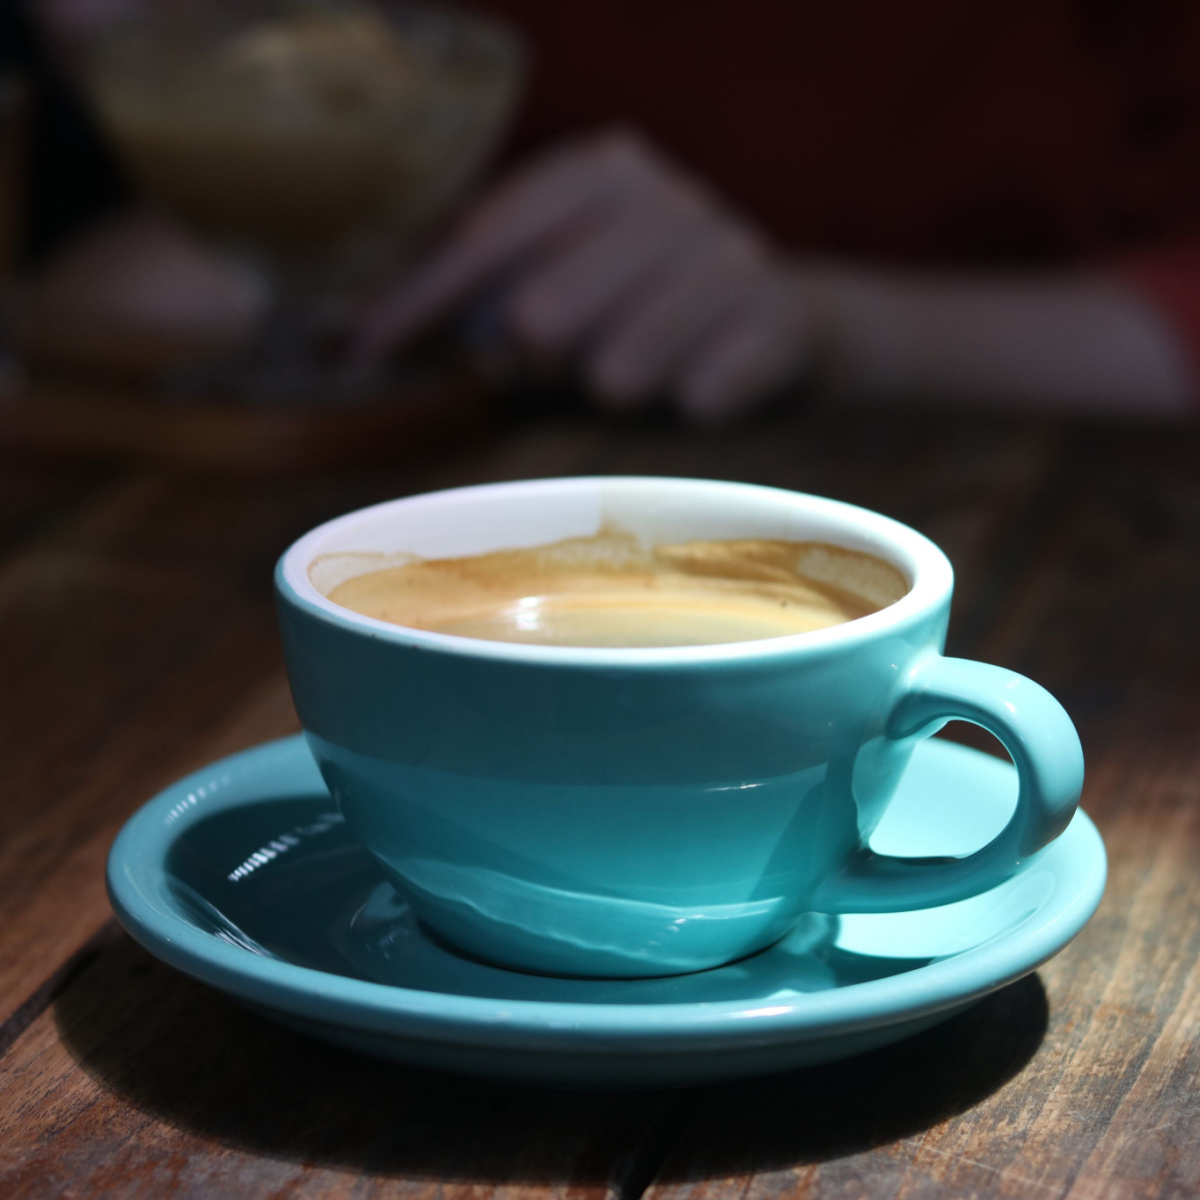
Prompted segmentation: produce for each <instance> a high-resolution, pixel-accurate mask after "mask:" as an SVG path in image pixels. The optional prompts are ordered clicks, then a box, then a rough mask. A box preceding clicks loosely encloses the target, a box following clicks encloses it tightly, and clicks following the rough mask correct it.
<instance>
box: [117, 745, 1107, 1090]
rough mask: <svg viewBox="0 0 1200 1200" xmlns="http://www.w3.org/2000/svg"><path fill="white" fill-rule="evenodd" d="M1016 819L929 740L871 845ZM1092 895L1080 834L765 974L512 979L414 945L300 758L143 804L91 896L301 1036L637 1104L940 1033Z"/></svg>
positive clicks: (833, 925) (740, 968) (906, 847)
mask: <svg viewBox="0 0 1200 1200" xmlns="http://www.w3.org/2000/svg"><path fill="white" fill-rule="evenodd" d="M1015 797H1016V777H1015V772H1014V770H1013V768H1012V767H1011V766H1010V765H1009V764H1007V763H1004V762H1001V761H999V760H997V759H994V758H991V757H989V756H986V755H982V754H979V753H977V752H975V751H971V750H967V749H964V748H962V747H959V746H956V745H953V744H950V743H947V742H942V741H939V740H934V741H928V742H924V743H922V744H920V745H919V746H918V747H917V748H916V750H915V752H914V755H913V760H912V763H911V765H910V767H909V769H908V771H906V773H905V776H904V779H903V781H902V782H901V784H900V786H899V788H898V791H897V795H896V798H895V800H894V802H893V804H892V805H891V807H890V808H889V809H888V812H887V814H886V816H885V817H884V819H883V820H882V822H881V823H880V825H879V828H878V829H877V830H876V833H875V835H874V837H873V839H872V844H873V846H874V847H875V848H876V849H878V850H880V851H884V852H888V853H893V854H912V853H918V852H923V853H929V852H932V853H935V854H943V855H961V854H967V853H970V852H971V851H973V850H975V849H976V848H978V847H979V846H980V845H982V844H984V843H985V842H987V841H988V840H989V839H990V838H992V837H994V836H995V834H996V833H997V832H998V831H999V830H1000V829H1002V828H1003V827H1004V825H1005V823H1006V822H1007V820H1008V819H1009V817H1010V815H1011V813H1012V810H1013V806H1014V802H1015ZM1104 873H1105V862H1104V850H1103V846H1102V845H1101V843H1100V839H1099V837H1098V835H1097V834H1096V831H1095V829H1094V827H1093V826H1092V824H1091V822H1090V821H1088V819H1087V818H1086V817H1085V816H1084V815H1083V814H1082V813H1079V814H1077V815H1076V817H1075V818H1074V820H1073V821H1072V823H1071V825H1070V827H1069V828H1068V829H1067V831H1066V833H1065V834H1064V835H1063V836H1062V837H1061V838H1059V839H1057V840H1056V841H1055V842H1053V843H1052V844H1051V845H1050V846H1049V847H1048V848H1047V849H1046V850H1044V851H1042V852H1041V853H1040V854H1038V855H1036V856H1034V857H1033V859H1031V860H1030V861H1029V862H1028V863H1027V864H1026V866H1025V867H1024V868H1023V870H1022V871H1021V872H1020V873H1019V874H1018V875H1017V876H1015V877H1013V878H1012V879H1010V880H1009V881H1008V882H1006V883H1004V884H1002V885H1000V886H998V887H996V888H994V889H992V890H991V891H988V892H986V893H984V894H982V895H979V896H976V897H973V898H972V899H969V900H964V901H961V902H958V903H955V904H951V905H947V906H944V907H940V908H935V909H928V910H924V911H916V912H902V913H892V914H861V915H850V916H842V917H840V918H838V917H831V916H827V915H820V914H811V915H809V916H806V917H804V918H803V919H802V920H801V921H800V922H799V923H798V924H797V925H796V926H795V928H794V930H793V931H792V932H791V933H790V934H789V935H788V936H787V937H786V938H785V939H783V940H782V941H780V942H779V943H777V944H776V945H774V946H772V947H771V948H769V949H767V950H765V951H763V952H762V953H760V954H758V955H756V956H754V957H752V958H749V959H746V960H743V961H741V962H738V963H734V964H731V965H729V966H726V967H722V968H720V969H717V970H713V971H706V972H703V973H700V974H694V975H686V976H676V977H671V978H661V979H644V980H587V979H556V978H549V977H545V976H537V975H529V974H524V973H520V972H515V971H506V970H501V969H498V968H496V967H493V966H489V965H487V964H485V963H481V962H478V961H475V960H473V959H471V958H468V957H465V956H463V955H460V954H456V953H454V952H453V951H452V950H450V949H448V948H447V947H446V946H445V945H444V944H443V943H440V942H438V941H436V940H434V939H432V938H430V937H429V936H428V934H427V933H426V932H425V930H424V929H423V928H422V926H421V925H420V924H419V923H418V922H417V921H416V919H415V917H414V914H413V911H412V908H411V906H410V905H409V904H408V903H407V902H406V901H405V900H404V899H403V898H402V897H401V896H400V895H399V894H398V893H397V892H396V891H395V889H394V888H393V887H392V886H391V884H390V883H389V882H388V881H387V879H386V878H385V876H384V874H383V872H382V870H381V868H380V866H379V864H378V862H377V861H376V860H375V859H374V858H373V857H372V856H371V855H370V854H368V853H367V852H366V851H365V850H364V849H363V848H362V847H361V845H360V844H359V842H358V841H357V839H356V838H355V837H354V836H353V835H352V834H351V833H350V831H349V829H348V827H347V825H346V823H345V821H344V819H343V817H342V815H341V813H340V812H339V811H338V809H337V807H336V805H335V804H334V803H333V801H332V798H331V797H330V795H329V793H328V791H327V790H326V788H325V786H324V784H323V782H322V780H321V777H320V774H319V772H318V770H317V768H316V766H315V764H314V762H313V760H312V758H311V756H310V754H309V753H308V751H307V749H306V747H305V744H304V742H303V740H302V739H301V738H299V737H295V738H289V739H286V740H284V741H280V742H274V743H269V744H267V745H265V746H262V747H259V748H257V749H254V750H250V751H247V752H245V753H244V754H241V755H237V756H235V757H234V758H231V759H226V760H224V761H223V762H218V763H214V764H213V765H212V766H210V767H208V768H206V769H204V770H203V771H200V772H197V773H196V774H194V775H192V776H189V777H188V778H186V779H183V780H181V781H180V782H179V783H177V784H175V785H173V786H172V787H171V788H168V789H167V790H166V791H165V792H163V793H162V794H161V795H160V796H158V797H157V798H156V799H154V800H152V801H151V802H150V803H149V804H147V805H146V806H144V807H143V808H142V809H141V810H140V811H139V812H138V813H137V814H135V816H134V817H132V818H131V819H130V821H129V823H128V824H127V825H126V827H125V829H124V830H123V831H122V832H121V835H120V836H119V837H118V839H117V841H116V843H115V844H114V846H113V849H112V853H111V855H110V858H109V870H108V881H109V892H110V896H111V898H112V902H113V906H114V908H115V910H116V912H117V915H118V916H119V918H120V919H121V921H122V923H123V924H124V925H125V927H126V928H127V929H128V930H129V931H130V932H131V933H132V934H133V936H134V937H135V938H137V939H138V941H140V942H141V943H142V944H143V945H144V946H146V948H147V949H149V950H150V951H151V952H152V953H154V954H157V955H158V956H159V957H160V958H163V959H164V960H165V961H167V962H168V963H171V964H172V965H174V966H176V967H178V968H180V969H182V970H184V971H186V972H188V973H189V974H191V975H194V976H195V977H197V978H199V979H202V980H204V981H205V982H206V983H209V984H212V985H213V986H216V987H218V988H221V989H222V990H224V991H226V992H228V993H229V994H230V995H232V996H234V997H236V998H237V999H239V1000H241V1001H242V1002H243V1003H246V1004H248V1005H250V1006H252V1007H255V1008H257V1009H259V1010H261V1011H263V1012H264V1013H267V1014H268V1015H270V1016H272V1017H274V1018H276V1019H278V1020H281V1021H284V1022H285V1023H287V1024H290V1025H292V1026H294V1027H296V1028H299V1029H302V1030H304V1031H306V1032H308V1033H311V1034H313V1035H314V1036H317V1037H321V1038H324V1039H326V1040H329V1041H333V1042H336V1043H339V1044H341V1045H345V1046H349V1047H352V1048H354V1049H357V1050H362V1051H366V1052H368V1053H371V1054H376V1055H380V1056H383V1057H389V1058H395V1059H399V1060H402V1061H405V1062H412V1063H417V1064H422V1065H426V1066H434V1067H441V1068H444V1069H448V1070H454V1071H459V1072H465V1073H468V1074H473V1075H486V1076H496V1077H501V1078H506V1079H516V1080H525V1081H532V1082H543V1083H556V1084H566V1085H574V1086H627V1085H650V1086H656V1085H662V1084H678V1083H692V1082H699V1081H703V1080H708V1079H719V1078H726V1077H730V1076H737V1075H748V1074H755V1073H763V1072H770V1071H782V1070H787V1069H790V1068H792V1067H796V1066H801V1065H805V1064H809V1063H814V1062H821V1061H828V1060H830V1059H834V1058H838V1057H842V1056H844V1055H848V1054H853V1053H857V1052H859V1051H861V1050H865V1049H868V1048H870V1047H872V1046H876V1045H881V1044H883V1043H885V1042H889V1041H893V1040H896V1039H897V1038H900V1037H903V1036H906V1035H907V1034H908V1033H912V1032H916V1031H917V1030H918V1029H921V1028H925V1027H927V1026H928V1025H930V1024H933V1023H934V1022H936V1021H938V1020H942V1019H944V1018H946V1017H948V1016H950V1015H952V1014H953V1013H954V1012H957V1011H959V1010H960V1009H961V1008H962V1007H963V1006H964V1005H966V1004H968V1003H970V1002H971V1001H972V1000H974V999H978V998H979V997H981V996H983V995H985V994H986V993H988V992H990V991H992V990H994V989H995V988H997V987H999V986H1001V985H1002V984H1004V983H1007V982H1010V981H1011V980H1014V979H1016V978H1019V977H1020V976H1021V975H1023V974H1025V973H1027V972H1028V971H1031V970H1033V969H1034V968H1035V967H1036V966H1037V965H1038V963H1040V962H1042V961H1043V960H1044V959H1046V958H1047V957H1049V956H1050V955H1051V954H1053V953H1054V952H1055V951H1057V950H1058V949H1060V948H1061V947H1062V946H1063V945H1064V944H1065V943H1066V942H1067V941H1069V940H1070V938H1072V937H1073V936H1074V935H1075V933H1077V932H1078V930H1079V929H1080V928H1081V927H1082V925H1083V924H1084V923H1085V922H1086V921H1087V919H1088V918H1089V917H1090V916H1091V914H1092V912H1093V911H1094V909H1095V907H1096V904H1097V903H1098V902H1099V899H1100V894H1101V891H1102V890H1103V886H1104Z"/></svg>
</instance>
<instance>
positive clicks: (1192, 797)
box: [0, 414, 1200, 1200]
mask: <svg viewBox="0 0 1200 1200" xmlns="http://www.w3.org/2000/svg"><path fill="white" fill-rule="evenodd" d="M396 462H397V464H398V465H396V466H394V467H386V466H385V467H381V468H372V469H371V470H369V471H366V470H362V471H353V470H346V469H333V468H328V469H323V470H321V471H319V472H318V471H315V470H310V471H307V472H300V473H297V474H294V475H293V476H291V477H278V478H273V479H266V480H260V481H255V480H253V479H252V478H247V477H246V476H245V475H244V474H243V475H242V477H240V478H239V477H236V476H233V475H226V476H222V475H221V474H219V473H213V472H208V473H204V472H201V471H199V470H191V471H189V470H186V469H184V468H182V467H178V466H176V467H154V466H147V465H140V466H125V467H121V466H116V465H103V464H95V463H93V464H88V463H86V462H82V461H79V460H74V461H71V460H65V459H45V460H43V461H40V462H35V461H33V460H32V459H29V458H21V457H19V456H16V455H10V456H9V457H8V458H7V459H5V460H3V461H0V695H2V696H3V710H2V711H3V719H2V720H0V747H2V750H0V765H2V775H0V780H2V800H0V914H2V920H0V1019H2V1020H3V1022H4V1023H3V1025H2V1026H0V1054H2V1057H0V1196H3V1197H4V1198H5V1200H7V1198H10V1197H17V1196H29V1197H37V1198H43V1197H53V1196H71V1197H83V1196H94V1195H95V1196H139V1197H143V1196H144V1197H191V1196H195V1197H220V1196H236V1197H241V1196H272V1197H281V1196H288V1197H290V1196H312V1197H316V1196H322V1197H324V1196H335V1197H336V1196H346V1197H349V1196H355V1197H376V1196H410V1197H418V1196H420V1197H434V1196H437V1197H439V1200H486V1198H488V1197H493V1196H494V1197H503V1198H504V1200H509V1198H515V1197H521V1198H522V1200H525V1198H534V1197H537V1198H541V1197H546V1198H547V1200H549V1198H550V1197H555V1198H559V1197H572V1198H574V1200H579V1198H581V1197H589V1198H590V1197H595V1198H596V1200H604V1198H607V1197H610V1196H611V1197H613V1200H637V1197H640V1196H642V1195H643V1194H644V1195H645V1196H646V1197H647V1200H740V1198H742V1197H747V1198H753V1200H774V1198H775V1197H785V1196H786V1197H818V1196H820V1197H834V1196H836V1197H847V1198H849V1197H860V1196H861V1197H885V1196H886V1197H897V1198H898V1197H916V1196H920V1197H943V1196H944V1197H962V1196H1016V1197H1052V1196H1063V1197H1072V1198H1080V1200H1082V1198H1087V1200H1098V1198H1101V1197H1146V1196H1180V1197H1183V1196H1195V1195H1198V1194H1200V1038H1198V1035H1200V636H1198V627H1200V433H1198V432H1196V431H1193V430H1184V431H1180V430H1179V429H1157V430H1156V429H1130V428H1127V427H1121V428H1112V427H1100V426H1085V425H1071V424H1061V425H1059V424H1041V423H1033V422H1025V421H1022V420H999V419H987V420H981V421H968V420H961V419H957V418H956V419H947V418H944V417H939V416H936V415H927V416H912V415H894V414H893V415H880V414H875V415H857V416H820V415H798V416H794V417H791V416H790V417H781V418H776V419H774V420H771V421H768V422H766V423H763V424H759V425H755V426H752V427H747V428H745V429H742V430H737V431H733V432H729V431H722V432H716V433H704V432H687V431H682V430H680V429H678V428H675V427H671V426H669V425H666V424H653V425H611V424H605V423H603V422H601V421H597V420H592V419H589V418H586V417H579V418H576V417H569V418H567V417H561V418H539V419H536V420H527V421H526V422H525V423H523V424H520V425H510V426H506V427H502V428H501V429H500V430H499V431H498V432H497V433H496V435H495V436H494V437H492V438H491V439H490V440H487V441H484V442H482V443H479V444H476V445H474V446H472V447H470V448H466V449H462V450H459V451H456V452H454V451H450V450H445V451H443V452H442V453H441V454H440V455H436V456H435V455H432V454H430V453H426V454H425V455H424V457H423V458H422V459H420V460H417V461H414V459H413V458H412V457H411V456H409V457H407V458H406V457H405V456H403V455H402V454H400V453H398V456H397V459H396ZM606 472H620V473H653V474H672V475H692V476H709V477H718V478H729V479H742V480H750V481H755V482H761V483H767V484H775V485H780V486H783V487H789V488H797V489H801V490H805V491H812V492H818V493H823V494H827V495H831V496H836V497H839V498H844V499H847V500H852V501H855V502H858V503H861V504H865V505H867V506H869V507H871V508H875V509H879V510H882V511H884V512H886V513H889V514H891V515H894V516H896V517H898V518H900V519H901V520H903V521H906V522H908V523H910V524H912V525H914V526H916V527H917V528H918V529H920V530H922V531H924V532H925V533H927V534H929V535H930V536H931V537H933V538H934V539H935V540H936V541H937V542H939V543H940V544H941V545H942V546H943V547H944V548H945V549H946V551H947V552H948V553H949V555H950V557H951V559H952V560H953V561H954V563H955V566H956V568H957V571H958V579H959V583H958V593H957V598H956V611H955V615H954V621H953V624H952V630H951V645H950V650H951V652H953V653H957V654H962V655H970V656H974V657H980V658H985V659H988V660H991V661H993V662H997V663H1001V664H1003V665H1005V666H1008V667H1012V668H1015V669H1016V670H1019V671H1023V672H1025V673H1027V674H1029V675H1032V676H1033V677H1034V678H1036V679H1037V680H1039V681H1040V682H1042V683H1044V684H1045V685H1046V686H1048V687H1049V688H1051V690H1053V691H1054V692H1055V693H1056V694H1057V695H1058V696H1059V697H1060V699H1061V700H1062V701H1063V702H1064V704H1065V705H1066V706H1067V708H1068V710H1069V711H1070V712H1071V713H1072V715H1073V716H1074V718H1075V720H1076V722H1077V724H1078V726H1079V729H1080V733H1081V735H1082V738H1083V743H1084V748H1085V752H1086V754H1087V762H1088V780H1087V785H1086V788H1085V791H1084V805H1085V807H1086V808H1087V810H1088V812H1089V813H1090V814H1091V815H1092V817H1093V818H1094V819H1095V820H1096V822H1097V824H1098V825H1099V827H1100V830H1101V832H1102V833H1103V835H1104V838H1105V841H1106V843H1107V845H1108V850H1109V855H1110V863H1111V870H1110V877H1109V885H1108V892H1107V895H1106V897H1105V900H1104V902H1103V905H1102V907H1101V909H1100V911H1099V913H1098V914H1097V916H1096V917H1095V919H1094V920H1093V921H1092V923H1091V924H1090V925H1089V926H1088V927H1087V928H1086V929H1085V930H1084V932H1083V933H1082V934H1081V936H1080V937H1079V938H1078V939H1077V940H1076V941H1075V942H1074V943H1073V944H1072V945H1071V946H1069V947H1068V948H1067V949H1066V950H1064V951H1063V952H1062V953H1061V954H1060V955H1058V956H1057V957H1056V958H1054V959H1053V960H1052V961H1051V962H1049V963H1047V964H1046V965H1045V966H1044V967H1042V968H1041V969H1040V970H1039V971H1038V972H1037V973H1036V974H1035V975H1032V976H1029V977H1028V978H1026V979H1024V980H1022V981H1021V982H1019V983H1016V984H1013V985H1012V986H1010V987H1007V988H1005V989H1003V990H1002V991H1000V992H998V993H996V994H995V995H993V996H991V997H990V998H988V999H986V1000H984V1001H983V1002H981V1003H980V1004H978V1005H977V1006H976V1007H974V1008H973V1009H971V1010H969V1011H967V1012H966V1013H964V1014H963V1015H961V1016H958V1017H956V1018H954V1019H953V1020H952V1021H950V1022H948V1023H947V1024H945V1025H943V1026H941V1027H938V1028H935V1029H933V1030H931V1031H929V1032H927V1033H925V1034H922V1035H920V1036H918V1037H915V1038H912V1039H910V1040H909V1041H907V1042H904V1043H901V1044H899V1045H896V1046H893V1047H890V1048H887V1049H884V1050H880V1051H878V1052H875V1053H871V1054H868V1055H865V1056H862V1057H860V1058H857V1059H854V1060H851V1061H848V1062H844V1063H840V1064H834V1065H831V1066H827V1067H821V1068H816V1069H812V1070H807V1071H801V1072H797V1073H793V1074H789V1075H783V1076H779V1077H776V1078H770V1079H764V1080H755V1081H748V1082H743V1083H736V1084H729V1085H722V1086H716V1087H708V1088H702V1089H697V1090H691V1091H682V1092H642V1093H636V1094H572V1093H553V1092H545V1091H537V1090H532V1089H518V1088H509V1087H505V1086H501V1085H498V1084H483V1083H474V1082H471V1081H467V1080H463V1079H458V1078H451V1077H449V1076H441V1075H437V1074H433V1073H430V1072H424V1071H417V1070H408V1069H404V1068H402V1067H398V1066H394V1065H389V1064H385V1063H380V1062H375V1061H373V1060H370V1059H366V1058H359V1057H355V1056H353V1055H351V1054H348V1053H344V1052H341V1051H338V1050H335V1049H332V1048H330V1047H327V1046H325V1045H322V1044H318V1043H317V1042H313V1041H309V1040H307V1039H305V1038H304V1037H301V1036H299V1035H297V1034H293V1033H290V1032H287V1031H285V1030H283V1029H282V1028H279V1027H277V1026H275V1025H273V1024H271V1023H269V1022H268V1021H266V1020H263V1019H260V1018H258V1017H256V1016H252V1015H250V1014H249V1013H247V1012H245V1011H243V1010H241V1009H240V1008H238V1007H236V1006H235V1005H234V1004H232V1003H231V1002H229V1001H227V1000H226V999H224V998H223V997H222V996H220V995H218V994H217V993H215V992H213V991H211V990H209V989H207V988H205V987H203V986H201V985H200V984H198V983H195V982H193V981H191V980H189V979H187V978H185V977H184V976H182V975H179V974H177V973H175V972H174V971H172V970H170V969H168V968H166V967H165V966H162V965H160V964H159V963H158V962H156V961H155V960H154V959H152V958H150V957H149V956H148V955H147V954H145V953H144V952H143V951H142V950H140V949H139V948H138V947H136V946H135V945H134V944H133V943H132V942H131V941H130V939H129V938H128V937H127V936H126V935H125V934H124V933H123V932H121V930H120V929H119V927H118V926H116V924H115V923H114V921H113V920H112V917H111V913H110V911H109V908H108V904H107V902H106V900H105V896H104V888H103V866H104V859H105V855H106V853H107V851H108V847H109V845H110V843H111V841H112V839H113V837H114V835H115V834H116V832H117V830H118V829H119V828H120V825H121V823H122V822H123V821H124V820H125V819H126V817H128V816H129V814H130V813H131V812H132V811H133V810H134V809H135V808H136V807H137V806H138V805H140V804H141V803H142V802H143V801H145V800H146V799H147V798H148V797H149V796H150V795H152V794H153V793H154V792H155V791H156V790H158V789H159V788H161V787H163V786H164V785H166V784H168V783H169V782H171V781H172V780H173V779H174V778H176V777H177V776H179V775H180V774H182V773H184V772H186V771H189V770H192V769H193V768H196V767H198V766H200V765H201V764H203V763H205V762H206V761H208V760H210V759H212V758H214V757H215V756H218V755H223V754H227V753H229V752H232V751H234V750H237V749H240V748H242V747H245V746H249V745H251V744H253V743H255V742H258V741H260V740H262V739H265V738H269V737H274V736H278V735H280V734H284V733H288V732H290V731H292V730H294V729H295V728H296V718H295V714H294V712H293V710H292V706H291V702H290V699H289V696H288V690H287V685H286V682H285V680H284V676H283V667H282V660H281V655H280V649H279V644H278V640H277V636H276V632H275V619H274V613H273V606H272V598H271V583H270V577H271V567H272V564H273V562H274V560H275V558H276V556H277V555H278V553H279V552H280V550H281V549H282V548H283V547H284V546H286V545H287V544H288V542H289V541H290V540H291V539H292V538H294V537H295V536H296V535H298V534H299V533H301V532H303V531H304V530H305V529H307V528H308V527H310V526H312V525H313V524H315V523H316V522H318V521H321V520H323V519H325V518H327V517H330V516H333V515H335V514H337V513H339V512H343V511H346V510H348V509H351V508H354V507H356V506H359V505H362V504H364V503H367V502H370V501H374V500H378V499H383V498H386V497H391V496H397V495H401V494H405V493H410V492H416V491H423V490H427V489H431V488H435V487H444V486H449V485H454V484H461V483H468V482H478V481H485V480H499V479H512V478H522V477H530V476H541V475H557V474H579V473H606Z"/></svg>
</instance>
